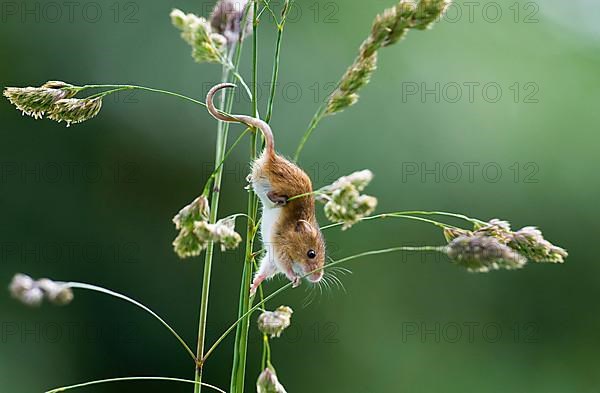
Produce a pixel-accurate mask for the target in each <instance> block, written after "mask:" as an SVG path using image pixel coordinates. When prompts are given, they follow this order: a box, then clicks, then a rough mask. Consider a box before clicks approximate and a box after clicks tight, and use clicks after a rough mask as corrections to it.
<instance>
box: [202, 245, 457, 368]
mask: <svg viewBox="0 0 600 393" xmlns="http://www.w3.org/2000/svg"><path fill="white" fill-rule="evenodd" d="M444 249H445V247H444V246H420V247H412V246H402V247H393V248H386V249H382V250H373V251H365V252H361V253H359V254H354V255H351V256H348V257H345V258H342V259H338V260H337V261H335V262H331V263H329V264H327V265H325V266H323V267H322V268H319V269H315V270H313V271H311V272H309V273H307V274H305V275H304V276H302V277H301V278H302V279H304V278H305V277H308V276H310V275H311V274H313V273H316V272H318V271H320V270H324V269H329V268H332V267H334V266H337V265H340V264H342V263H345V262H348V261H351V260H354V259H358V258H362V257H366V256H371V255H380V254H387V253H392V252H400V251H423V252H444ZM291 287H292V283H291V282H289V283H287V284H286V285H284V286H282V287H280V288H279V289H277V290H276V291H275V292H273V293H272V294H270V295H268V296H267V297H265V298H264V299H262V300H260V301H259V302H258V303H256V304H255V305H254V306H253V307H252V308H250V309H249V310H248V311H247V312H246V313H245V314H244V315H242V316H240V317H239V318H238V319H237V321H235V322H234V323H233V324H232V325H231V326H230V327H229V328H227V330H225V332H224V333H223V334H222V335H221V337H219V338H218V339H217V341H215V343H214V344H213V345H212V346H211V347H210V348H209V349H208V351H206V354H205V355H204V358H203V359H202V361H203V362H206V360H207V359H208V358H209V357H210V355H211V354H212V353H213V352H214V351H215V349H216V348H217V347H218V346H219V344H220V343H221V342H222V341H223V340H225V338H227V336H228V335H229V334H230V333H231V332H232V331H233V329H235V328H236V327H237V326H238V325H239V324H240V322H241V321H242V320H244V319H245V318H247V317H248V316H249V315H250V314H252V313H253V312H254V311H256V310H258V309H259V308H260V307H261V306H262V305H263V304H265V303H266V302H268V301H269V300H271V299H273V298H274V297H275V296H277V295H279V294H280V293H282V292H283V291H285V290H287V289H290V288H291Z"/></svg>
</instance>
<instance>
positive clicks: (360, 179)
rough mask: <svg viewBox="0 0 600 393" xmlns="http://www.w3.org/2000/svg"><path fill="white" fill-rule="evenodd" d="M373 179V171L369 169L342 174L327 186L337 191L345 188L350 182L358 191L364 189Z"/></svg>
mask: <svg viewBox="0 0 600 393" xmlns="http://www.w3.org/2000/svg"><path fill="white" fill-rule="evenodd" d="M371 180H373V172H371V171H370V170H368V169H364V170H362V171H356V172H353V173H351V174H349V175H347V176H342V177H340V178H339V179H337V180H336V181H335V182H333V183H332V184H331V185H330V186H328V187H327V189H328V190H329V191H335V190H337V189H340V188H343V187H344V186H345V185H346V184H347V183H350V184H352V185H353V186H354V188H356V190H357V191H362V190H364V189H365V188H366V187H367V186H368V185H369V183H371Z"/></svg>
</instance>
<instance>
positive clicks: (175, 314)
mask: <svg viewBox="0 0 600 393" xmlns="http://www.w3.org/2000/svg"><path fill="white" fill-rule="evenodd" d="M66 3H68V2H64V3H63V2H46V1H41V2H36V1H29V0H28V1H24V2H21V1H19V2H10V1H7V2H2V3H1V6H2V15H1V17H2V21H1V24H0V33H1V34H0V55H1V59H2V60H1V61H0V75H2V77H1V80H0V83H1V84H2V85H3V86H27V85H32V86H38V85H40V84H42V83H43V82H45V81H46V80H52V79H57V80H64V81H68V82H71V83H74V84H80V85H81V84H86V83H134V84H139V85H146V86H151V87H156V88H166V89H170V90H173V91H177V92H180V93H183V94H186V95H189V96H193V97H196V98H199V99H202V97H203V96H204V95H205V93H206V91H207V90H208V88H209V87H210V86H211V85H212V84H214V83H216V82H217V81H218V80H219V77H220V70H219V67H218V66H213V65H205V64H204V65H198V64H195V63H194V62H193V61H192V59H191V57H190V53H189V52H190V50H189V48H188V46H187V45H186V44H185V43H184V42H183V41H182V40H181V39H180V38H179V36H178V35H179V34H178V32H177V31H176V30H175V29H174V28H173V27H172V26H171V24H170V21H169V18H168V14H169V12H170V11H171V9H172V8H173V7H177V8H181V9H183V10H185V11H187V12H196V13H203V14H207V13H208V11H209V10H210V8H211V7H212V5H213V3H212V2H200V1H197V0H178V1H172V0H169V1H160V2H159V1H135V2H129V1H116V2H115V1H113V0H110V1H109V0H100V1H97V2H87V1H84V2H81V3H77V4H79V5H78V6H75V8H74V9H73V13H72V14H70V12H69V10H70V9H71V8H69V7H72V6H68V5H67V4H66ZM393 3H394V1H392V0H388V1H384V0H376V1H374V0H372V1H368V2H364V1H343V2H337V1H333V2H332V1H326V0H320V1H318V2H313V1H312V0H311V1H300V2H298V4H297V7H296V12H295V13H292V17H291V20H290V23H289V24H288V28H287V30H286V33H285V37H284V45H283V51H282V60H281V75H280V85H279V86H278V89H277V93H278V96H277V98H278V100H277V102H276V105H275V114H274V118H273V121H272V125H273V128H274V130H275V132H276V138H277V144H278V149H279V150H280V151H281V152H282V153H285V154H287V155H291V154H292V153H293V151H294V149H295V146H296V144H297V143H298V141H299V139H300V136H301V134H302V132H303V130H304V129H305V127H306V125H307V123H308V121H309V119H310V117H311V116H312V114H313V113H314V111H315V110H316V108H317V106H318V103H319V102H320V101H321V100H323V99H324V98H325V96H326V94H327V93H328V92H329V91H330V89H331V84H332V83H334V82H336V81H337V80H338V78H339V77H340V75H341V74H342V73H343V71H344V70H345V68H346V67H347V65H349V64H350V62H351V61H352V60H353V58H354V56H355V54H356V49H357V47H358V45H359V44H360V42H361V41H362V39H364V38H365V37H366V35H367V34H368V31H369V29H370V25H371V21H372V19H373V17H374V16H375V15H376V14H377V13H378V12H381V11H382V10H383V9H384V8H386V7H388V6H391V5H392V4H393ZM98 11H100V13H98ZM57 12H59V13H58V14H57ZM498 12H500V13H498ZM598 16H600V6H599V5H598V4H597V3H595V2H593V1H592V0H586V1H584V0H580V1H571V2H567V1H557V0H555V1H544V2H542V1H533V2H526V1H520V2H515V1H512V0H511V1H499V2H486V1H484V2H471V3H469V2H467V4H465V3H464V2H458V3H457V4H456V5H455V6H453V7H452V8H451V9H450V10H449V13H448V15H447V17H446V18H445V19H444V20H442V21H441V22H440V23H439V24H437V25H436V26H435V28H434V29H433V30H431V31H427V32H414V31H413V32H410V33H409V35H408V37H407V39H406V40H405V41H403V42H401V43H400V44H398V45H396V46H394V47H390V48H387V49H385V50H382V51H381V53H380V62H379V70H378V72H377V73H376V74H375V76H374V78H373V79H372V82H371V84H369V85H368V86H367V87H366V88H365V89H364V90H363V91H362V95H361V100H360V102H359V104H358V105H356V106H354V107H352V108H351V109H349V110H347V111H346V112H344V113H343V114H341V115H337V116H335V117H332V118H328V119H326V120H325V121H323V122H322V124H321V126H320V127H319V129H318V130H317V131H316V132H315V134H314V136H313V138H312V139H311V140H310V141H309V143H308V144H307V146H306V149H305V151H304V154H303V156H302V158H301V165H302V166H303V167H304V168H306V169H307V171H308V172H309V173H310V175H311V177H313V179H314V182H315V183H316V185H317V186H321V185H325V184H328V183H330V182H331V181H333V180H335V179H336V178H337V177H339V176H342V175H344V174H347V173H349V172H351V171H354V170H359V169H364V168H369V169H371V170H372V171H373V172H374V173H375V174H376V177H375V180H374V182H373V183H372V185H371V186H370V187H369V189H368V192H369V193H370V194H372V195H376V196H377V197H378V198H379V207H378V211H379V212H385V211H393V210H412V209H435V210H445V211H453V212H462V213H465V214H468V215H470V216H474V217H478V218H482V219H491V218H494V217H499V218H503V219H507V220H509V221H511V223H512V224H513V226H514V227H516V228H520V227H522V226H525V225H537V226H539V227H540V228H541V229H542V230H543V232H544V234H545V236H546V237H547V238H548V239H549V240H550V241H552V242H554V243H556V244H558V245H561V246H563V247H565V248H567V249H568V250H569V252H570V256H569V258H568V260H567V263H566V264H564V265H562V266H558V265H550V264H548V265H534V264H529V265H528V266H526V268H525V269H523V270H522V271H518V272H494V273H490V274H486V275H475V274H468V273H467V272H465V271H464V270H463V269H460V268H457V267H455V266H452V265H451V264H449V263H447V260H446V259H445V258H437V257H433V256H426V257H423V256H421V255H417V254H407V255H397V254H396V255H387V256H380V257H374V258H368V259H362V260H359V261H355V262H352V263H351V264H348V265H347V266H346V267H347V268H349V269H351V270H352V272H353V274H351V275H346V276H343V277H342V280H343V283H344V285H345V287H346V292H344V291H342V290H338V289H334V290H331V291H328V292H326V293H323V294H322V295H319V296H317V298H316V300H315V301H314V302H312V303H311V304H310V305H308V306H304V307H303V303H304V299H305V298H306V296H307V292H306V291H305V288H306V286H307V285H306V284H305V285H303V287H301V288H299V289H296V290H293V291H289V292H286V293H285V294H283V295H282V296H281V297H280V298H279V299H277V300H275V301H274V302H273V303H271V304H270V305H269V306H270V308H273V307H276V306H278V305H280V304H287V305H290V306H291V307H292V308H294V310H295V313H294V316H293V327H292V328H290V330H289V331H288V332H287V333H286V334H285V335H284V336H283V337H282V338H280V339H278V340H274V341H273V342H272V348H273V360H274V363H275V366H276V367H277V370H278V374H279V377H280V380H281V381H282V383H283V384H284V385H285V386H286V388H287V389H288V391H290V392H303V391H318V392H357V393H371V392H390V393H391V392H394V393H396V392H410V393H420V392H423V393H434V392H435V393H437V392H439V393H451V392H465V391H482V392H498V393H500V392H528V393H534V392H536V393H552V392H561V393H563V392H582V393H591V392H598V391H599V389H600V377H599V375H598V372H597V368H598V361H597V358H598V354H597V349H598V346H599V345H600V333H599V331H600V330H599V328H600V313H599V312H598V308H597V307H598V306H597V304H596V303H597V299H598V298H599V296H600V285H599V282H600V281H599V278H598V277H599V274H600V266H599V265H598V264H597V263H596V259H597V256H596V253H595V246H594V245H593V244H591V243H590V241H592V237H593V236H594V233H598V229H599V227H598V221H599V220H600V211H599V210H598V209H597V208H596V204H597V202H598V193H599V192H600V180H599V177H598V144H599V142H600V136H598V124H599V122H600V111H599V110H598V109H599V108H598V105H599V102H600V89H599V83H600V73H599V72H598V71H599V70H600V51H599V49H600V29H598V24H597V19H598ZM274 40H275V27H274V25H273V21H272V20H269V18H268V17H265V18H263V20H262V23H261V26H260V48H259V50H260V56H259V65H260V73H259V77H260V82H261V92H262V94H261V97H260V98H261V108H263V109H262V111H263V113H264V108H265V105H266V98H267V88H266V87H265V86H267V85H266V84H263V83H267V82H268V81H269V80H270V74H271V65H272V62H271V61H272V55H273V49H274ZM249 48H250V45H249V44H247V46H246V49H247V50H246V55H245V58H244V64H243V67H242V74H243V75H245V76H246V77H247V78H248V79H249V78H250V67H249V65H250V64H249V54H250V52H249V51H248V49H249ZM236 111H238V112H246V113H247V112H248V102H247V101H244V100H240V101H239V102H238V103H237V104H236ZM0 116H1V123H0V124H1V127H2V142H1V143H0V161H1V162H0V163H1V168H2V172H1V173H0V174H1V175H2V176H1V179H0V187H1V188H0V190H1V191H0V206H1V217H2V228H1V229H0V245H1V246H0V251H1V254H0V258H1V259H0V283H2V284H1V285H2V286H4V285H8V283H9V281H10V279H11V277H12V275H13V274H14V273H15V272H24V273H27V274H30V275H31V276H33V277H50V278H53V279H57V280H73V281H82V282H88V283H93V284H98V285H101V286H105V287H107V288H111V289H114V290H116V291H119V292H123V293H126V294H128V295H130V296H132V297H134V298H135V299H138V300H141V301H142V302H144V303H145V304H147V305H148V306H150V307H151V308H153V309H154V310H155V311H156V312H158V313H159V314H161V315H162V316H164V317H165V318H166V319H167V320H168V321H170V322H171V323H172V325H173V326H175V327H176V328H177V329H178V330H179V332H180V333H181V334H182V335H183V337H184V338H185V339H186V340H187V341H188V342H190V343H194V342H195V334H196V327H197V317H198V309H199V298H200V289H201V288H200V282H201V275H202V261H201V259H195V260H190V261H185V262H182V261H180V260H178V258H177V257H176V256H175V254H174V253H173V252H172V247H171V241H172V239H173V238H174V236H175V235H176V232H175V230H174V227H173V225H172V223H171V218H172V217H173V215H174V214H175V213H176V212H177V211H178V210H179V208H181V207H182V206H183V205H185V204H187V203H188V202H189V201H191V200H192V199H193V198H194V197H195V196H197V194H199V193H200V191H201V187H202V185H203V184H204V181H205V179H206V177H207V176H208V174H209V173H210V165H211V163H212V160H213V154H214V142H215V127H216V123H215V121H214V120H213V119H211V118H210V117H209V116H208V115H207V114H206V113H205V111H204V109H203V108H199V107H196V106H194V105H192V104H189V103H187V102H184V101H180V100H177V99H175V98H171V97H167V96H161V95H155V94H146V93H142V92H136V93H134V94H129V93H128V94H121V95H117V96H112V97H109V98H107V99H106V100H105V103H104V108H103V110H102V112H101V114H100V115H99V116H98V117H97V118H95V119H93V120H91V121H89V122H86V123H84V124H79V125H75V126H72V127H70V128H66V127H65V126H64V124H57V123H54V122H51V121H49V120H43V121H41V120H37V121H36V120H33V119H31V118H28V117H22V116H21V114H20V113H18V112H17V111H16V110H15V109H14V108H13V107H12V106H11V105H9V103H8V102H7V101H6V100H2V102H1V103H0ZM241 130H242V129H241V127H239V126H233V127H232V133H231V135H239V132H240V131H241ZM247 155H248V147H247V140H246V141H245V142H244V143H243V144H242V145H240V147H239V148H237V149H236V150H235V153H234V154H233V155H232V158H231V159H230V161H229V162H228V164H227V168H226V175H225V180H224V187H223V203H222V209H221V216H225V215H227V214H231V213H235V212H242V211H244V210H245V206H246V193H245V192H244V191H243V186H244V185H245V183H244V178H245V176H246V173H247V171H248V168H247V163H246V161H247V158H246V157H247ZM469 168H472V169H469ZM321 221H322V222H324V218H323V217H321ZM241 227H242V226H241V222H240V228H241ZM327 240H328V243H329V245H330V253H331V255H332V256H333V257H334V258H336V257H341V256H346V255H351V254H353V253H356V252H359V251H363V250H369V249H376V248H381V247H389V246H396V245H423V244H431V245H437V244H442V243H443V237H442V236H441V234H440V233H439V232H438V231H437V230H435V229H434V228H430V227H428V226H426V225H424V224H423V225H421V224H418V223H412V222H403V221H399V220H398V221H386V222H371V223H364V224H361V225H357V226H355V227H354V228H352V229H351V230H349V231H346V232H340V231H337V230H332V231H330V232H328V233H327ZM240 276H241V262H240V256H239V253H237V254H236V253H226V254H218V255H217V260H216V263H215V264H214V278H213V287H212V292H211V303H210V326H209V329H208V342H210V343H211V342H213V340H214V339H216V338H217V337H218V336H219V335H220V333H221V332H222V331H223V330H224V329H225V328H226V327H227V326H229V324H231V322H232V321H233V320H234V319H235V317H236V310H237V296H238V288H239V280H240ZM282 283H283V281H282V280H281V279H278V280H276V281H274V282H271V283H269V284H268V285H267V287H266V288H268V290H269V291H270V290H273V289H274V288H276V287H278V286H279V285H281V284H282ZM0 322H1V324H2V326H1V330H0V332H1V335H0V339H1V340H0V391H2V392H27V393H30V392H42V391H44V390H46V389H49V388H51V387H56V386H62V385H66V384H72V383H77V382H82V381H87V380H92V379H97V378H110V377H114V376H133V375H162V376H176V377H181V378H190V377H192V375H193V365H192V364H190V361H189V358H188V357H187V355H186V353H185V352H184V351H182V350H181V348H180V347H179V346H178V343H177V342H176V341H175V340H174V339H173V338H172V337H171V336H170V335H169V334H168V333H167V332H166V331H165V330H164V329H163V328H162V327H161V326H160V325H158V324H157V323H156V321H154V320H153V319H151V318H150V317H149V316H147V315H146V314H145V313H143V312H141V311H140V310H138V309H136V308H134V307H133V306H131V305H129V304H125V303H122V302H119V301H116V300H114V299H112V298H107V297H104V296H102V295H98V294H95V293H89V292H81V291H79V292H77V293H76V298H75V301H74V302H73V303H72V304H71V305H70V306H68V307H64V308H57V307H52V306H49V305H44V306H43V307H41V308H40V309H29V308H26V307H24V306H22V305H20V304H19V303H17V302H16V301H14V300H12V299H10V298H9V295H8V293H7V292H4V293H3V294H1V295H0ZM232 341H233V340H232V338H231V337H230V338H229V339H228V340H227V341H225V342H224V344H223V345H222V346H221V347H220V349H219V350H218V351H217V352H216V353H215V355H214V357H213V358H212V359H211V360H210V361H209V363H208V364H207V366H206V381H208V382H210V383H213V384H216V385H217V386H222V387H225V388H228V386H229V383H228V378H229V373H230V367H231V360H232V351H231V347H232ZM259 364H260V342H259V339H258V335H257V332H256V329H255V324H254V321H253V323H252V341H251V344H250V347H249V364H248V369H247V387H246V390H247V391H253V390H254V387H253V385H254V381H255V378H256V376H257V375H258V373H259V371H260V370H259V367H260V366H259ZM85 391H89V392H164V391H169V392H189V391H191V386H188V385H179V384H169V383H162V382H152V383H151V382H144V383H125V384H115V385H105V386H100V387H93V388H88V389H87V390H85Z"/></svg>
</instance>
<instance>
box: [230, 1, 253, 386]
mask: <svg viewBox="0 0 600 393" xmlns="http://www.w3.org/2000/svg"><path fill="white" fill-rule="evenodd" d="M252 6H253V7H254V18H253V21H252V30H253V31H252V33H253V34H252V88H253V93H252V109H253V113H254V117H258V94H257V88H258V0H253V4H252ZM256 141H257V135H256V130H255V132H254V134H253V135H252V141H251V143H250V160H252V161H253V160H254V159H255V158H256ZM256 207H257V201H256V196H255V195H254V193H253V192H250V193H248V212H247V214H248V216H249V217H251V220H248V227H247V229H246V253H245V258H244V267H243V271H242V280H241V283H240V296H239V307H238V317H239V316H243V315H245V318H242V321H241V322H240V324H239V325H238V326H237V328H236V333H235V346H234V355H233V367H232V369H231V384H230V389H229V390H230V392H231V393H243V392H244V380H245V377H246V356H247V351H248V332H249V329H250V316H249V315H247V312H248V310H249V309H250V306H251V303H250V302H251V299H250V285H251V282H252V273H253V269H252V250H253V247H254V236H253V234H254V231H255V227H254V225H255V224H254V223H255V222H256V211H257V208H256Z"/></svg>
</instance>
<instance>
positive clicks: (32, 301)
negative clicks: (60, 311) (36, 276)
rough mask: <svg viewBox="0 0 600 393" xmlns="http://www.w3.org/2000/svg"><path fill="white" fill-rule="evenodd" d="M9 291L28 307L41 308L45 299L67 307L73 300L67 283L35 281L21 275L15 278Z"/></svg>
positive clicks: (44, 279) (43, 279)
mask: <svg viewBox="0 0 600 393" xmlns="http://www.w3.org/2000/svg"><path fill="white" fill-rule="evenodd" d="M9 291H10V294H11V296H12V297H13V298H15V299H17V300H19V301H20V302H22V303H23V304H26V305H28V306H39V305H40V304H42V301H43V300H44V298H46V299H47V300H49V301H50V302H51V303H53V304H57V305H66V304H69V303H70V302H71V301H72V300H73V291H72V290H71V288H69V287H68V286H67V285H66V284H65V283H61V282H56V281H52V280H49V279H47V278H42V279H40V280H37V281H35V280H33V279H32V278H31V277H29V276H27V275H25V274H20V273H19V274H16V275H15V276H14V277H13V279H12V281H11V283H10V286H9Z"/></svg>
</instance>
